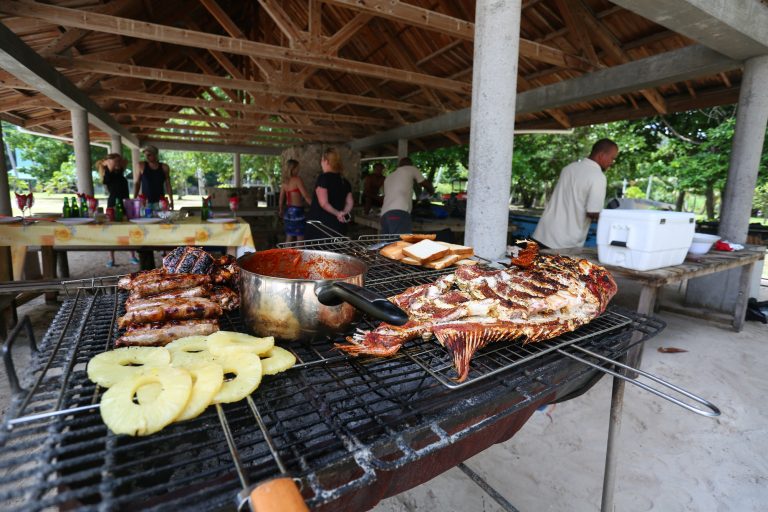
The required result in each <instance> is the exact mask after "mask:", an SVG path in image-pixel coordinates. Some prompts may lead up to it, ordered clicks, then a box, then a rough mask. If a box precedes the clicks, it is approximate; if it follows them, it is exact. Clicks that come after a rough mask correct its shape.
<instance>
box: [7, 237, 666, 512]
mask: <svg viewBox="0 0 768 512" xmlns="http://www.w3.org/2000/svg"><path fill="white" fill-rule="evenodd" d="M380 241H381V238H379V237H377V238H371V239H362V240H357V241H351V240H346V241H344V242H343V243H340V242H339V240H338V239H333V240H331V241H330V242H329V241H326V242H325V244H326V245H323V249H325V250H338V251H348V252H347V253H348V254H349V253H351V254H353V255H357V254H360V253H362V255H363V256H365V257H368V258H370V259H371V260H372V262H373V263H374V265H373V266H375V264H376V263H377V260H379V259H383V258H381V257H380V256H378V254H377V253H376V252H372V251H367V250H366V249H367V247H369V246H370V245H372V244H373V243H375V242H380ZM317 245H322V243H321V244H317ZM328 245H332V246H331V247H328ZM358 257H359V256H358ZM386 261H389V260H386ZM399 265H401V266H402V267H404V268H402V269H401V268H399V267H395V269H394V270H393V271H392V273H391V274H388V275H384V276H375V275H374V276H373V277H374V278H373V279H370V280H367V286H368V287H371V288H374V289H379V290H381V291H391V286H392V284H393V283H400V285H401V286H402V288H403V289H404V288H405V287H407V286H412V285H414V284H422V283H424V282H431V281H432V280H434V278H435V277H437V276H439V275H442V274H445V273H447V272H450V270H448V271H447V272H446V271H428V272H424V271H419V270H418V269H414V267H410V266H407V265H403V264H399ZM66 289H67V293H68V295H69V296H70V297H72V296H74V297H73V298H71V299H69V300H67V301H66V302H65V303H64V304H63V305H62V307H61V309H60V311H59V313H58V314H57V316H56V318H55V319H54V321H53V323H52V325H51V328H49V330H48V332H47V333H46V335H45V337H44V338H43V340H42V341H41V343H40V352H39V355H38V357H33V358H32V361H31V363H30V372H29V373H28V375H27V378H26V380H25V383H31V384H33V387H34V383H35V382H36V381H37V379H40V380H39V383H38V384H37V386H36V390H34V391H33V392H32V393H30V394H29V395H28V396H29V398H24V397H22V396H21V395H17V396H16V397H15V398H14V400H13V403H12V406H11V409H9V414H8V417H7V419H6V425H10V426H12V427H13V428H12V429H11V430H5V431H4V432H2V433H1V434H0V443H1V444H2V446H3V447H4V450H3V455H2V456H0V468H5V469H6V470H7V471H8V474H7V475H6V476H4V477H2V478H0V500H3V499H5V500H7V499H9V498H14V497H19V496H22V497H24V498H25V501H26V503H24V504H22V507H21V508H22V509H24V510H43V509H45V508H47V507H52V506H59V505H62V504H64V503H67V502H71V500H76V501H78V502H80V503H81V504H82V505H83V506H84V509H86V510H87V509H90V508H94V509H95V508H99V509H121V508H126V507H128V506H129V505H134V506H135V505H136V503H137V502H138V500H140V499H142V497H147V499H146V500H145V501H143V502H141V506H142V508H145V509H150V510H176V509H178V508H179V507H181V506H190V505H193V506H196V507H203V508H206V509H211V508H216V507H226V506H227V505H229V506H232V505H233V504H235V505H236V506H242V505H243V498H242V495H239V494H238V490H239V489H241V488H243V487H247V486H248V485H250V484H252V483H255V482H258V481H261V480H264V479H266V478H270V477H272V476H275V475H276V474H278V467H277V465H276V463H275V460H274V457H273V455H272V454H271V453H270V451H269V449H268V447H267V445H266V443H265V442H264V436H263V434H261V433H260V432H259V429H258V427H257V426H256V425H255V421H253V414H254V413H253V408H252V407H250V404H248V403H247V402H241V403H238V404H227V405H225V406H223V407H218V408H209V410H208V411H206V413H204V414H203V416H201V417H200V418H198V419H195V420H191V421H189V422H184V423H181V424H178V425H172V426H170V427H168V428H167V429H165V430H164V431H163V432H160V433H158V434H155V435H154V436H149V437H147V438H135V439H134V438H126V437H118V436H114V435H112V434H110V433H108V431H107V429H106V427H105V426H104V425H103V424H102V423H101V419H100V418H99V416H98V414H96V412H95V407H96V405H94V404H96V403H97V401H98V394H97V393H96V387H95V386H94V385H92V384H90V383H89V382H88V381H87V378H86V377H85V374H84V369H85V363H86V362H87V360H88V359H90V357H91V356H92V355H93V354H95V353H98V352H100V351H103V350H104V349H105V348H107V347H108V346H109V344H110V343H111V342H113V341H114V339H115V338H116V336H117V329H116V324H115V317H116V315H118V314H119V313H121V311H122V303H123V302H124V296H123V294H122V292H117V290H116V288H114V286H113V285H112V284H109V282H105V281H98V282H96V281H93V280H89V281H86V282H75V283H70V284H69V286H68V287H66ZM109 305H111V309H110V308H109V307H107V306H109ZM611 314H617V315H621V316H624V317H626V318H628V319H629V320H630V321H631V323H628V324H625V325H622V326H621V327H620V328H618V330H617V331H615V332H611V333H607V334H606V333H602V334H599V335H597V336H592V337H589V338H587V339H582V340H580V341H579V343H580V344H583V345H585V346H589V347H590V348H592V349H594V350H598V351H599V352H600V353H601V354H603V355H606V356H608V357H611V358H617V357H619V356H620V355H621V354H623V353H624V352H625V351H626V350H627V349H628V348H629V347H630V345H632V344H634V343H641V342H642V341H644V340H645V339H647V338H649V337H651V336H653V335H655V334H656V333H658V332H659V331H660V330H661V329H663V327H664V325H663V323H662V322H660V321H658V320H654V319H649V318H646V317H640V316H637V315H635V314H633V313H630V312H627V311H619V310H616V309H613V310H612V311H611ZM94 315H95V316H94ZM226 322H230V325H231V327H234V328H235V329H236V330H242V327H241V324H239V323H238V318H237V317H236V316H235V315H232V316H230V317H228V318H227V319H226V320H225V322H224V328H228V326H227V325H226ZM634 332H638V333H642V336H641V337H640V339H636V340H635V341H634V343H633V342H632V341H631V338H632V333H634ZM636 338H637V337H636ZM105 340H106V341H105ZM10 341H11V340H10V339H9V342H10ZM332 341H333V340H325V341H318V342H313V344H308V346H305V347H297V346H292V348H293V349H294V351H295V352H298V353H299V354H300V355H302V350H305V352H304V353H303V355H302V357H301V359H300V361H301V363H300V365H299V367H298V368H296V369H292V370H290V371H289V372H287V373H285V374H281V375H278V376H274V377H271V378H269V379H265V383H264V384H263V385H262V387H260V389H259V390H258V391H257V392H256V393H255V394H254V405H256V406H258V409H259V410H260V411H262V414H263V417H264V423H265V426H266V428H267V429H268V431H269V432H270V434H271V436H272V437H273V438H274V440H275V444H276V447H277V452H278V454H279V455H280V458H281V459H283V461H284V462H285V465H286V467H287V468H288V470H289V471H290V472H291V473H292V474H293V475H295V476H296V477H298V478H299V479H300V480H301V482H302V485H303V487H304V494H305V497H306V498H307V502H308V504H309V505H310V506H312V507H318V506H323V505H327V504H329V503H333V502H335V501H337V500H340V499H343V498H344V497H345V495H348V494H353V493H354V492H355V491H360V490H361V489H363V488H365V487H366V486H370V485H374V483H375V481H376V478H377V472H381V471H394V470H397V469H398V468H402V467H403V466H405V465H406V464H410V463H412V462H414V461H417V460H419V459H422V458H424V457H427V456H429V455H431V454H435V453H437V452H439V451H440V450H444V449H446V448H448V447H450V446H451V445H452V444H454V443H457V442H459V441H461V440H464V439H467V438H468V437H469V436H472V435H473V434H475V433H477V432H479V431H480V430H482V429H483V428H486V427H488V426H489V425H492V424H494V422H497V421H500V420H501V419H503V418H505V417H507V416H509V415H512V414H515V413H516V412H518V411H520V410H522V409H523V408H525V407H529V406H531V405H532V404H535V403H536V402H537V401H541V400H549V399H550V398H551V397H554V396H557V395H558V393H565V392H566V391H567V390H572V388H573V387H574V386H575V387H578V386H576V384H577V383H579V382H582V383H583V382H587V381H594V378H593V377H594V375H595V373H596V370H594V369H590V368H588V367H586V366H584V365H579V364H578V363H574V362H573V361H570V360H568V359H567V358H564V357H562V356H560V355H558V354H556V353H554V352H552V351H547V352H546V353H542V354H539V355H537V356H536V358H534V359H532V360H530V361H527V362H526V364H524V365H522V366H519V367H517V368H511V369H508V371H506V370H505V371H504V372H501V373H494V374H493V375H486V376H484V377H483V378H482V379H474V380H473V379H470V381H469V382H468V384H467V385H466V386H462V387H461V389H449V388H447V387H446V386H445V383H444V382H440V380H436V378H435V377H434V376H431V375H430V374H429V373H427V372H425V371H424V369H423V368H422V367H421V366H420V365H419V364H417V362H416V360H415V359H414V353H416V352H415V351H416V350H418V348H417V347H416V346H415V345H416V344H415V343H413V342H412V343H409V344H407V345H406V346H405V347H404V351H403V353H402V354H400V355H398V356H396V357H394V358H388V359H376V358H357V359H348V358H347V357H346V356H343V355H337V354H335V353H333V352H332V350H331V348H330V347H331V343H332ZM57 346H58V347H59V348H58V350H57V349H56V347H57ZM9 348H10V347H9ZM431 349H432V347H430V350H431ZM46 356H49V357H46ZM49 361H50V362H49ZM601 364H604V363H601ZM46 368H48V372H44V371H43V370H45V369H46ZM62 368H63V369H64V371H63V372H57V371H56V370H61V369H62ZM68 368H69V369H71V370H70V371H67V369H68ZM51 370H54V371H53V373H51ZM48 373H51V374H50V375H48ZM35 376H38V377H37V378H35ZM593 383H594V382H593ZM57 391H61V394H60V395H57V393H56V392H57ZM25 401H28V403H29V405H28V406H27V409H28V410H24V408H23V407H22V406H24V402H25ZM493 402H497V403H503V404H505V407H503V408H501V409H498V408H497V409H493V410H490V411H489V410H488V403H493ZM50 404H53V405H54V407H55V408H56V409H63V410H57V411H54V412H53V414H51V411H50V410H47V409H46V407H47V406H49V405H50ZM280 404H282V405H280ZM286 404H287V405H286ZM382 404H383V405H382ZM307 406H309V407H307ZM360 411H362V413H361V412H360ZM40 413H43V415H42V416H40V417H38V418H35V417H30V414H40ZM363 413H364V414H363ZM305 416H309V417H310V419H309V420H307V421H305V420H304V419H303V418H304V417H305ZM14 420H15V421H14ZM19 420H21V421H19ZM308 429H309V434H308V433H307V430H308ZM227 430H229V431H230V433H231V438H232V444H231V445H230V444H228V443H227V439H226V437H227V436H226V435H225V434H226V432H227ZM195 443H196V444H195ZM190 444H191V445H192V446H191V447H190V446H188V445H190ZM33 446H37V449H36V451H34V452H32V453H29V449H30V448H31V447H33ZM95 447H98V448H99V449H98V450H94V448H95ZM168 447H172V449H170V450H169V449H168ZM82 451H86V452H87V453H85V454H82V453H81V452H82ZM169 452H170V453H169ZM128 454H133V455H134V457H135V458H137V459H139V460H138V461H135V460H132V459H131V460H129V458H128ZM193 454H194V456H192V455H193ZM201 454H202V455H201ZM185 456H186V457H185ZM201 456H202V457H203V462H204V464H199V460H197V459H199V458H200V457H201ZM233 457H234V458H237V459H239V460H240V462H241V465H242V468H238V467H237V466H236V465H235V464H233V462H232V458H233ZM189 458H191V459H194V460H193V461H192V462H190V460H188V459H189ZM13 459H15V461H14V460H13ZM160 459H170V461H171V462H170V463H166V464H162V463H160ZM14 462H15V464H14ZM146 465H149V466H150V467H149V468H148V469H143V468H144V467H145V466H146ZM14 466H15V467H14ZM19 468H21V469H19ZM192 473H194V476H188V475H189V474H192ZM166 474H168V475H170V476H168V480H169V482H170V481H172V482H173V485H172V486H169V484H168V482H165V480H164V478H165V477H164V476H163V475H166ZM30 479H31V480H32V481H31V483H29V484H27V483H26V482H29V481H30ZM145 480H151V481H153V483H151V484H149V485H148V486H147V485H145V484H144V483H142V482H144V481H145ZM158 480H160V483H159V484H158V483H157V481H158ZM201 482H202V483H201ZM9 487H11V488H12V489H11V490H10V491H9V490H8V488H9ZM238 496H239V497H238ZM161 497H162V500H161V501H157V500H159V498H161ZM10 509H11V508H9V510H10Z"/></svg>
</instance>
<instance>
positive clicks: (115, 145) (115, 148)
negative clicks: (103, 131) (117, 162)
mask: <svg viewBox="0 0 768 512" xmlns="http://www.w3.org/2000/svg"><path fill="white" fill-rule="evenodd" d="M109 152H110V153H118V154H120V155H122V154H123V139H122V137H120V135H118V134H116V133H113V134H111V140H110V141H109Z"/></svg>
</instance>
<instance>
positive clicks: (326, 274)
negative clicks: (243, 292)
mask: <svg viewBox="0 0 768 512" xmlns="http://www.w3.org/2000/svg"><path fill="white" fill-rule="evenodd" d="M240 266H241V268H242V269H244V270H247V271H248V272H253V273H254V274H259V275H262V276H269V277H280V278H283V279H344V278H347V277H350V276H352V275H355V274H356V273H352V272H350V271H349V270H348V269H347V270H345V269H344V267H345V266H346V265H345V264H344V263H343V262H340V261H335V260H330V259H326V258H322V257H317V256H310V255H309V254H308V253H306V252H303V251H300V250H297V249H269V250H267V251H261V252H257V253H255V254H253V255H252V256H251V257H250V258H248V260H247V261H244V262H243V263H242V265H240Z"/></svg>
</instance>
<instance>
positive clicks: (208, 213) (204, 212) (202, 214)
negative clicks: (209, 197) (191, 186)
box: [200, 199, 211, 220]
mask: <svg viewBox="0 0 768 512" xmlns="http://www.w3.org/2000/svg"><path fill="white" fill-rule="evenodd" d="M210 216H211V211H210V210H209V209H208V201H206V200H205V199H203V207H202V209H201V210H200V220H208V217H210Z"/></svg>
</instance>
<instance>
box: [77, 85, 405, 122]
mask: <svg viewBox="0 0 768 512" xmlns="http://www.w3.org/2000/svg"><path fill="white" fill-rule="evenodd" d="M90 96H91V97H92V98H95V99H99V98H103V99H116V100H128V101H138V102H141V103H155V104H159V105H174V106H177V107H190V108H195V107H203V108H214V109H215V108H219V109H224V110H232V111H239V112H248V113H252V114H266V115H270V116H292V115H296V114H301V115H302V116H307V117H308V118H311V119H321V120H324V121H333V122H335V123H353V124H362V125H369V126H390V125H391V121H388V120H386V119H378V118H375V117H365V116H349V115H343V114H328V113H326V112H314V111H309V110H302V111H301V112H292V111H290V110H270V109H264V108H260V107H259V106H257V105H251V104H248V103H230V102H227V101H214V100H203V99H197V98H188V97H185V96H175V95H170V94H152V93H146V92H137V91H126V90H119V89H104V90H95V91H92V92H91V93H90Z"/></svg>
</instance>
